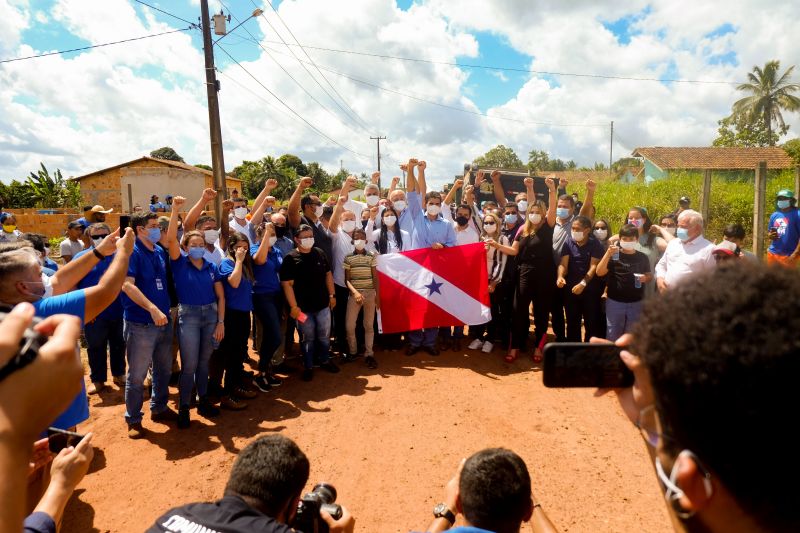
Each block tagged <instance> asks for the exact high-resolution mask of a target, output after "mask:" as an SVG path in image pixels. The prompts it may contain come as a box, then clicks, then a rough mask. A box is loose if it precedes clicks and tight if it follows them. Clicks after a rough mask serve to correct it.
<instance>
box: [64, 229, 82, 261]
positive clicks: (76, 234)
mask: <svg viewBox="0 0 800 533" xmlns="http://www.w3.org/2000/svg"><path fill="white" fill-rule="evenodd" d="M82 235H83V225H82V224H81V223H80V222H78V221H77V220H73V221H72V222H70V223H69V225H68V226H67V236H66V237H67V238H66V239H64V240H63V241H61V245H60V246H59V248H60V249H61V259H63V260H64V264H66V263H69V262H70V261H72V258H73V257H74V256H75V255H77V254H78V253H79V252H82V251H83V242H81V236H82Z"/></svg>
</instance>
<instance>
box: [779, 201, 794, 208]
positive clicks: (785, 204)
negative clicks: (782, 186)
mask: <svg viewBox="0 0 800 533" xmlns="http://www.w3.org/2000/svg"><path fill="white" fill-rule="evenodd" d="M790 205H792V201H791V200H778V209H786V208H787V207H789V206H790Z"/></svg>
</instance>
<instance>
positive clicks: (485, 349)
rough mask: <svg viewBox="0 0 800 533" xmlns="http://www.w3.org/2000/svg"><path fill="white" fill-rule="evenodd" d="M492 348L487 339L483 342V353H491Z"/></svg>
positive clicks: (492, 345)
mask: <svg viewBox="0 0 800 533" xmlns="http://www.w3.org/2000/svg"><path fill="white" fill-rule="evenodd" d="M492 348H494V344H492V343H491V342H489V341H486V342H484V343H483V353H492Z"/></svg>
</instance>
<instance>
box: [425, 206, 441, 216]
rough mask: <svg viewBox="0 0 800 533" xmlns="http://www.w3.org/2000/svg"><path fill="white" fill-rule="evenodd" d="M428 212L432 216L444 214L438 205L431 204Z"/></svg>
mask: <svg viewBox="0 0 800 533" xmlns="http://www.w3.org/2000/svg"><path fill="white" fill-rule="evenodd" d="M426 212H427V213H428V214H429V215H431V216H436V215H438V214H439V213H441V212H442V207H441V206H439V205H436V204H430V205H429V206H428V208H427V210H426Z"/></svg>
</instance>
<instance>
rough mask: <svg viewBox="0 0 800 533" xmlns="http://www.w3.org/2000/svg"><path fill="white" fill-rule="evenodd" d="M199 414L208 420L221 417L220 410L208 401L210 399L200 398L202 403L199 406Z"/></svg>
mask: <svg viewBox="0 0 800 533" xmlns="http://www.w3.org/2000/svg"><path fill="white" fill-rule="evenodd" d="M197 414H199V415H201V416H204V417H206V418H214V417H215V416H219V409H218V408H217V407H215V406H214V404H213V403H211V402H210V401H208V397H206V398H200V403H199V404H197Z"/></svg>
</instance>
